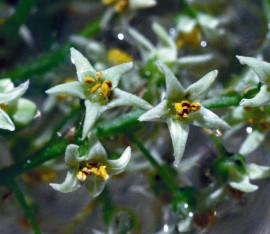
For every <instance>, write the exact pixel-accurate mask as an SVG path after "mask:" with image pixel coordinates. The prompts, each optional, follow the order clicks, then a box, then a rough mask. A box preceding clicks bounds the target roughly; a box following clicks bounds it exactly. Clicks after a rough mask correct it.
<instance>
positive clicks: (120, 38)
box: [117, 33, 125, 41]
mask: <svg viewBox="0 0 270 234" xmlns="http://www.w3.org/2000/svg"><path fill="white" fill-rule="evenodd" d="M117 37H118V39H119V40H120V41H122V40H124V38H125V36H124V34H123V33H119V34H118V35H117Z"/></svg>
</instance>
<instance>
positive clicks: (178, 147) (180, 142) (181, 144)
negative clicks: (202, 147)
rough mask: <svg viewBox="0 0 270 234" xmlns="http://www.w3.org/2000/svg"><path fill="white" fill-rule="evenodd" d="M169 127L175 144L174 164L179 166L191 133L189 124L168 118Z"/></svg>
mask: <svg viewBox="0 0 270 234" xmlns="http://www.w3.org/2000/svg"><path fill="white" fill-rule="evenodd" d="M168 127H169V131H170V135H171V138H172V145H173V151H174V153H173V155H174V158H175V160H174V165H175V166H176V167H177V166H178V165H179V163H180V161H181V159H182V157H183V154H184V151H185V147H186V142H187V137H188V133H189V125H188V124H180V122H179V121H177V120H173V119H171V118H170V119H168Z"/></svg>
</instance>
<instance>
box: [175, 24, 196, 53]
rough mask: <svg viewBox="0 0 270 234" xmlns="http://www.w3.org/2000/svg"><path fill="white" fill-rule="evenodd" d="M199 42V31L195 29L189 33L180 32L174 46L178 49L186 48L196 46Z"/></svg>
mask: <svg viewBox="0 0 270 234" xmlns="http://www.w3.org/2000/svg"><path fill="white" fill-rule="evenodd" d="M200 41H201V30H200V29H199V28H198V27H195V28H194V29H193V30H192V31H190V32H180V33H179V35H178V36H177V39H176V44H177V46H178V47H179V48H181V47H184V46H186V45H188V46H194V45H195V46H196V45H198V44H199V43H200Z"/></svg>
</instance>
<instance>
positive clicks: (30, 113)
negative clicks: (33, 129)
mask: <svg viewBox="0 0 270 234" xmlns="http://www.w3.org/2000/svg"><path fill="white" fill-rule="evenodd" d="M28 85H29V81H26V82H24V83H22V84H21V85H20V86H18V87H14V84H13V83H12V81H11V80H10V79H2V80H0V128H1V129H5V130H9V131H14V130H15V125H14V123H13V122H15V123H16V124H19V125H27V124H28V123H29V122H30V121H31V120H32V119H33V118H34V117H35V115H36V112H37V108H36V105H35V104H34V103H33V102H32V101H30V100H27V99H25V98H21V96H22V95H24V93H25V92H26V90H27V88H28Z"/></svg>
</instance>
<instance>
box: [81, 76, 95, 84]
mask: <svg viewBox="0 0 270 234" xmlns="http://www.w3.org/2000/svg"><path fill="white" fill-rule="evenodd" d="M83 81H84V82H85V83H87V84H93V83H94V82H95V79H94V78H93V77H91V76H87V77H85V78H84V79H83Z"/></svg>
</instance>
